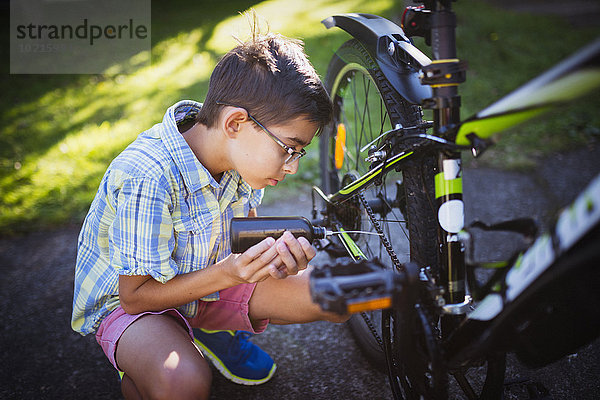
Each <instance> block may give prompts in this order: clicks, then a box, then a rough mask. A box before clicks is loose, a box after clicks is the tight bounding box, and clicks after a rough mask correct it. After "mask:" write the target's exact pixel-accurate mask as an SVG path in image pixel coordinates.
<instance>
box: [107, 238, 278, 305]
mask: <svg viewBox="0 0 600 400" xmlns="http://www.w3.org/2000/svg"><path fill="white" fill-rule="evenodd" d="M274 243H275V240H274V239H273V238H267V239H265V240H263V241H262V242H260V243H259V244H257V245H256V246H253V247H252V248H250V249H248V250H247V251H246V252H245V253H243V254H231V255H230V256H229V257H227V258H225V259H224V260H222V261H220V262H218V263H216V264H214V265H212V266H210V267H208V268H204V269H201V270H199V271H193V272H189V273H186V274H180V275H177V276H175V277H174V278H172V279H170V280H169V281H167V282H166V283H160V282H158V281H157V280H155V279H153V278H152V277H151V276H149V275H120V276H119V298H120V302H121V307H123V309H124V310H125V312H127V313H128V314H139V313H141V312H145V311H159V310H164V309H167V308H173V307H178V306H181V305H183V304H187V303H190V302H192V301H195V300H198V299H200V298H202V297H204V296H206V295H208V294H210V293H214V292H217V291H219V290H222V289H225V288H229V287H232V286H235V285H238V284H240V283H254V282H260V281H263V280H265V279H267V278H268V277H269V276H274V277H278V278H280V277H284V276H281V275H282V273H281V271H279V270H278V269H277V267H276V265H275V264H274V262H276V258H277V256H278V254H279V253H278V250H277V246H274V245H273V244H274ZM279 262H281V261H279ZM286 275H287V274H286Z"/></svg>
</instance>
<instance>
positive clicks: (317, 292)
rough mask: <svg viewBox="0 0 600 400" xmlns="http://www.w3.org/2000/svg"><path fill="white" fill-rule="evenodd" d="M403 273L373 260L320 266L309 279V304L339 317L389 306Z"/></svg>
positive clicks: (394, 297) (400, 284)
mask: <svg viewBox="0 0 600 400" xmlns="http://www.w3.org/2000/svg"><path fill="white" fill-rule="evenodd" d="M404 276H405V275H404V274H400V273H397V272H394V271H392V270H389V269H386V268H385V267H384V266H383V265H382V264H381V263H380V262H379V261H377V260H368V261H367V260H361V261H358V262H354V261H348V262H341V263H337V264H335V265H328V264H326V265H320V266H317V267H315V268H314V269H313V271H312V273H311V276H310V293H311V297H312V300H313V302H315V303H317V304H319V306H320V307H321V308H322V309H323V310H324V311H330V312H334V313H336V314H340V315H346V314H353V313H359V312H363V311H370V310H377V309H384V308H390V307H392V306H393V305H394V304H395V303H396V301H397V299H398V297H399V295H400V293H401V288H402V286H403V283H404V282H405V279H404Z"/></svg>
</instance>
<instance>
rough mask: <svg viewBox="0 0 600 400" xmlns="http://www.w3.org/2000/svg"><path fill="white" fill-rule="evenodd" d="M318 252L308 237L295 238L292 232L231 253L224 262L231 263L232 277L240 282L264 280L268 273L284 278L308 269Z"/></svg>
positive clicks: (277, 277) (274, 276)
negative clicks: (238, 252)
mask: <svg viewBox="0 0 600 400" xmlns="http://www.w3.org/2000/svg"><path fill="white" fill-rule="evenodd" d="M315 255H316V251H315V249H314V248H313V247H312V246H311V244H310V243H309V242H308V240H306V239H305V238H302V237H301V238H299V239H296V238H295V237H294V235H292V234H291V233H289V232H286V233H284V235H283V236H282V237H280V238H279V239H277V241H275V239H273V238H266V239H265V240H263V241H262V242H260V243H258V244H256V245H254V246H252V247H250V248H249V249H248V250H246V251H245V252H244V253H242V254H231V255H230V256H229V257H227V258H226V259H225V260H223V261H224V262H227V263H230V264H231V265H230V269H229V271H228V272H230V273H231V274H232V275H233V279H234V280H236V281H238V282H240V283H254V282H261V281H264V280H265V279H267V278H268V277H269V276H271V277H273V278H275V279H284V278H286V277H287V276H288V275H296V274H297V273H298V272H299V271H301V270H303V269H306V268H307V266H308V262H309V261H310V260H312V259H313V258H314V257H315Z"/></svg>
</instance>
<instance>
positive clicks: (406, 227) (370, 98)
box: [319, 39, 438, 369]
mask: <svg viewBox="0 0 600 400" xmlns="http://www.w3.org/2000/svg"><path fill="white" fill-rule="evenodd" d="M325 86H326V88H327V90H328V91H329V93H330V95H331V97H332V100H333V104H334V124H333V126H332V127H331V129H330V130H328V131H326V132H324V133H323V135H322V137H321V138H320V142H319V151H320V170H321V178H322V187H323V189H324V191H325V192H326V193H328V194H329V193H334V192H336V191H337V190H339V189H340V188H341V187H342V186H343V184H345V183H348V182H346V181H345V179H346V178H347V177H349V176H350V177H351V176H353V174H354V175H355V174H359V175H362V174H364V173H365V172H367V171H368V168H369V165H368V163H366V162H364V161H363V159H364V157H365V154H362V153H365V152H364V151H363V152H361V151H360V150H361V147H363V146H364V145H366V144H367V143H369V142H370V141H372V140H373V139H375V138H376V137H377V136H379V135H380V134H381V133H383V132H385V131H387V130H389V129H392V127H395V126H396V124H401V125H402V126H404V127H409V126H415V125H417V124H418V123H420V122H421V121H422V111H421V108H420V107H419V106H416V105H413V104H410V103H408V102H407V101H406V100H405V99H404V98H402V96H400V95H399V94H398V93H397V92H396V91H395V90H394V89H393V88H392V86H391V85H390V84H389V83H388V81H387V80H386V78H385V77H384V75H383V73H382V72H381V70H380V69H379V67H378V66H377V63H376V62H375V61H374V60H373V59H372V58H371V56H370V55H369V53H368V52H367V51H366V50H365V49H364V47H363V46H362V45H361V44H360V42H358V41H357V40H355V39H352V40H350V41H348V42H346V43H344V44H343V45H342V46H341V47H340V48H339V49H338V51H337V52H336V54H335V55H334V56H333V58H332V59H331V61H330V64H329V67H328V71H327V75H326V78H325ZM361 114H362V116H361ZM350 117H352V118H350ZM340 124H344V125H343V126H344V128H345V134H346V141H345V145H346V146H345V148H346V151H345V152H344V153H345V157H346V158H347V159H348V162H344V164H343V165H342V166H341V167H340V165H339V164H338V165H336V164H335V163H336V160H335V148H336V137H337V135H338V131H339V129H340V128H339V126H340ZM375 144H379V142H378V141H375ZM338 145H339V144H338ZM436 164H437V163H436V160H435V156H433V155H432V156H428V157H425V158H424V159H420V160H414V161H413V162H411V163H410V164H409V165H408V166H406V167H404V168H403V169H402V171H401V175H400V174H396V173H389V174H388V177H387V179H388V180H389V178H390V176H392V175H396V176H398V177H400V176H401V178H402V185H401V186H398V188H399V189H403V192H404V193H400V197H403V199H402V201H405V204H406V205H405V206H404V207H403V209H402V210H401V214H403V215H402V216H403V218H402V219H400V218H398V214H397V213H396V212H394V214H393V216H394V221H401V222H391V221H390V220H388V219H386V218H381V219H382V221H381V222H380V224H381V225H382V228H383V229H384V231H385V232H386V234H388V237H391V236H395V239H394V240H395V241H396V242H398V241H400V239H402V241H403V242H404V243H394V248H395V249H400V253H402V254H398V256H399V259H400V262H401V263H404V262H408V261H414V262H416V263H417V264H418V265H420V266H431V267H432V268H434V269H437V265H438V264H437V263H438V250H437V248H436V247H437V246H436V243H437V221H436V219H435V215H436V213H435V196H434V186H433V182H434V173H435V169H436ZM338 167H339V168H338ZM387 191H388V188H387V185H386V184H385V182H383V183H382V184H381V185H378V186H376V187H372V188H371V189H369V192H368V193H365V196H366V197H367V200H373V199H376V198H377V196H384V198H385V199H388V196H387ZM396 197H398V195H397V196H396ZM357 207H358V205H357V203H356V202H352V201H348V202H346V203H344V207H342V209H345V212H346V214H344V215H342V216H341V217H342V218H341V219H342V221H341V222H342V225H343V226H344V228H346V229H348V230H356V229H362V230H365V229H366V230H372V228H371V227H370V223H369V222H367V221H364V217H365V216H364V210H359V211H360V212H361V214H362V215H360V218H361V219H363V221H362V223H361V225H360V226H359V223H358V222H357V218H358V216H357V212H356V208H357ZM392 211H393V210H392ZM348 215H350V217H348ZM380 216H381V214H380ZM338 217H339V215H338ZM344 219H345V220H344ZM395 234H396V235H395ZM355 240H358V241H359V244H361V248H363V249H365V248H366V249H367V252H366V256H367V257H368V258H373V257H378V258H380V259H382V261H384V263H385V264H387V265H392V264H391V261H390V259H389V258H388V256H387V254H386V253H385V251H382V246H381V244H380V243H379V239H377V238H375V237H372V236H369V237H366V236H362V237H361V236H360V235H358V236H356V237H355ZM370 242H377V243H379V245H377V244H375V243H370ZM370 314H371V318H372V319H374V320H375V323H376V324H377V325H379V326H381V311H376V312H372V313H370ZM348 324H349V326H350V329H351V332H352V334H353V337H354V339H355V341H356V342H357V345H358V346H359V348H360V349H361V351H362V353H363V354H364V355H365V356H366V357H367V359H368V360H369V361H370V362H371V363H372V364H373V365H374V366H376V367H378V368H380V369H381V368H385V355H384V352H383V350H382V348H381V345H380V343H379V340H378V339H377V338H376V337H375V335H374V334H373V333H372V331H371V328H370V327H369V326H368V324H367V323H365V321H364V320H363V318H361V316H359V315H354V316H353V317H352V318H351V319H350V321H349V322H348ZM379 336H381V333H380V332H379Z"/></svg>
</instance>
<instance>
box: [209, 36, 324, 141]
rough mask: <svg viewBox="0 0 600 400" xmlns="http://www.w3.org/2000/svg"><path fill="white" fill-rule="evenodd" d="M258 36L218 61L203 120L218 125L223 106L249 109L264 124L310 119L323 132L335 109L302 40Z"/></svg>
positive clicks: (212, 76)
mask: <svg viewBox="0 0 600 400" xmlns="http://www.w3.org/2000/svg"><path fill="white" fill-rule="evenodd" d="M253 36H254V37H253V38H252V39H251V40H249V41H247V42H245V43H241V44H240V45H238V46H236V47H235V48H234V49H232V50H231V51H229V52H228V53H227V54H225V55H224V56H223V58H222V59H221V60H220V61H219V62H218V64H217V66H216V67H215V69H214V71H213V73H212V75H211V77H210V83H209V87H208V93H207V94H206V99H205V102H204V104H203V105H202V108H201V110H200V112H199V113H198V117H197V120H198V122H200V123H201V124H203V125H206V126H208V127H209V128H210V127H213V126H214V125H215V124H216V122H217V117H218V115H219V112H220V110H221V108H222V107H223V106H222V105H218V104H217V102H222V103H227V104H234V105H236V106H239V107H243V108H245V109H246V110H247V111H248V112H249V113H250V114H251V115H252V116H253V117H255V118H256V119H257V120H258V121H260V122H261V123H262V124H263V125H269V124H272V125H278V124H284V123H287V122H289V121H290V120H292V119H294V118H297V117H304V118H306V119H307V120H308V121H310V122H314V123H316V124H317V125H318V130H317V134H320V132H321V131H322V130H323V128H324V127H325V126H326V125H327V124H329V122H330V121H331V115H332V105H331V100H330V99H329V96H328V94H327V91H326V90H325V88H324V87H323V84H322V82H321V80H320V79H319V76H318V75H317V72H316V71H315V69H314V68H313V66H312V65H311V64H310V62H309V61H308V58H307V56H306V54H305V53H304V49H303V46H302V42H301V41H299V40H294V39H290V38H287V37H285V36H282V35H279V34H272V33H269V34H265V35H260V34H254V35H253Z"/></svg>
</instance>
